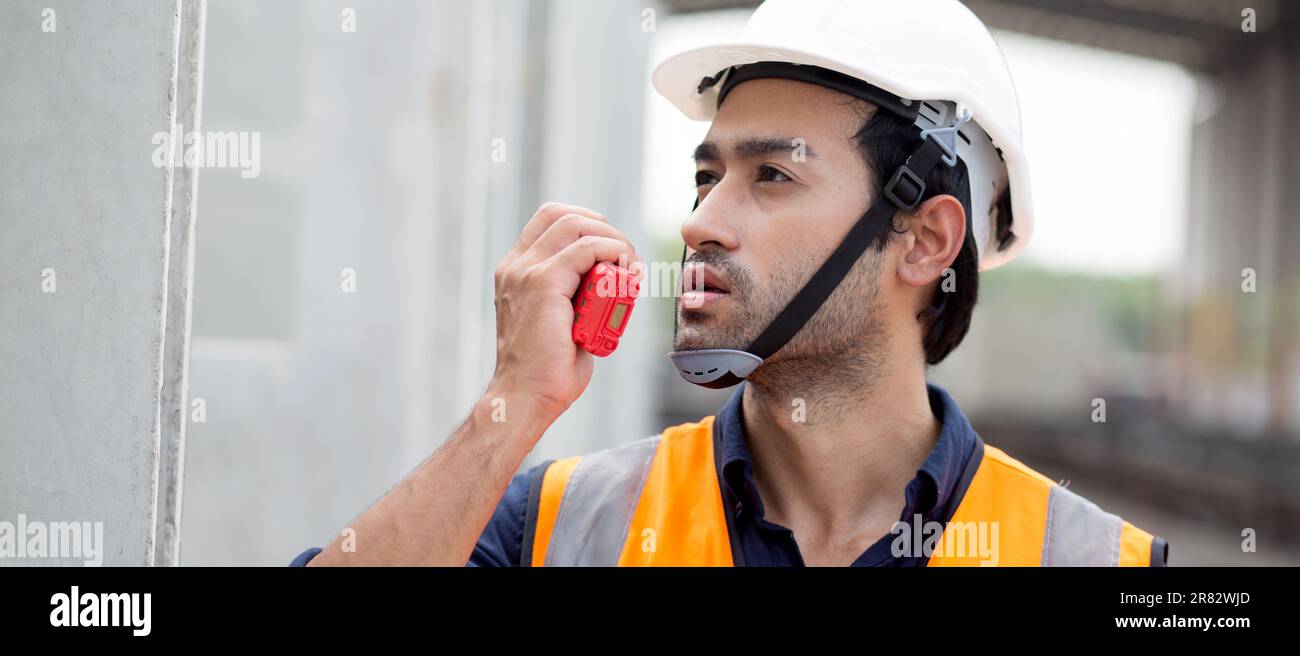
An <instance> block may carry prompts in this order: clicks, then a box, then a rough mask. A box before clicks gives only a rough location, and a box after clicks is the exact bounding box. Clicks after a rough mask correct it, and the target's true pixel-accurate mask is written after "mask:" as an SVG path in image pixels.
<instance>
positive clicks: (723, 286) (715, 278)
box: [682, 264, 731, 294]
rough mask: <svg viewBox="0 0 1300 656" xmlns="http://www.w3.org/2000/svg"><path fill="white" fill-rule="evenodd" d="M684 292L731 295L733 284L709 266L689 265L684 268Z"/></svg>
mask: <svg viewBox="0 0 1300 656" xmlns="http://www.w3.org/2000/svg"><path fill="white" fill-rule="evenodd" d="M682 292H683V293H687V292H708V293H711V294H730V293H731V283H730V282H728V281H727V278H726V276H724V275H722V273H721V272H719V271H718V270H717V269H714V268H713V267H711V266H708V265H707V264H687V265H686V266H685V267H683V268H682Z"/></svg>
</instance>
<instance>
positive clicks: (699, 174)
mask: <svg viewBox="0 0 1300 656" xmlns="http://www.w3.org/2000/svg"><path fill="white" fill-rule="evenodd" d="M717 181H718V178H717V176H715V175H713V174H712V173H709V172H708V171H696V172H695V186H697V187H703V186H704V185H711V184H714V183H716V182H717Z"/></svg>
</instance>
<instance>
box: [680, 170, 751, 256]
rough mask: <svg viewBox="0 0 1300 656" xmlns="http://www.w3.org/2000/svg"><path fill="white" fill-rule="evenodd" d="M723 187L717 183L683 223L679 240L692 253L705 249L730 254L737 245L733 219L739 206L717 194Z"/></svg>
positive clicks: (737, 236)
mask: <svg viewBox="0 0 1300 656" xmlns="http://www.w3.org/2000/svg"><path fill="white" fill-rule="evenodd" d="M722 187H723V185H722V184H721V183H719V184H717V185H715V186H714V187H713V189H712V190H711V191H710V192H709V194H708V195H707V196H705V197H704V200H699V199H697V200H696V201H695V208H694V209H693V210H692V211H691V216H690V217H689V218H687V219H686V222H685V223H683V224H682V241H684V242H686V246H687V247H688V248H690V249H691V250H693V251H701V250H705V249H707V248H721V249H723V250H728V251H731V250H735V249H736V248H737V247H739V246H740V239H739V233H738V232H737V230H736V222H735V218H734V217H735V215H736V214H737V213H738V210H739V206H740V204H739V203H736V202H734V201H733V200H729V199H728V198H727V196H726V194H725V193H720V192H722Z"/></svg>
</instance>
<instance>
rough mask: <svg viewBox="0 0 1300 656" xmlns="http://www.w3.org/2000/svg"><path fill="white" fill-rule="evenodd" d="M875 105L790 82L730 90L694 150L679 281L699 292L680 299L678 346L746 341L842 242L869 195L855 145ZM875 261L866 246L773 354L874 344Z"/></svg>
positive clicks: (821, 352)
mask: <svg viewBox="0 0 1300 656" xmlns="http://www.w3.org/2000/svg"><path fill="white" fill-rule="evenodd" d="M871 109H873V108H871V107H870V106H869V105H866V104H865V103H861V102H858V101H855V100H854V99H852V98H851V97H850V96H847V95H845V94H841V93H839V92H836V91H833V90H830V89H826V88H823V87H819V86H816V85H813V84H808V83H804V82H796V81H793V80H781V79H759V80H751V81H748V82H744V83H742V84H739V85H737V86H736V87H735V88H734V89H732V90H731V92H730V93H729V94H728V95H727V98H726V101H725V102H724V103H723V104H722V107H721V108H720V109H719V111H718V114H717V116H716V118H715V119H714V120H713V125H712V126H711V127H710V129H709V132H708V134H707V135H706V136H705V139H704V141H703V143H702V144H701V145H700V147H699V148H698V149H697V151H696V184H697V189H698V193H699V197H700V199H701V200H700V205H699V207H698V208H697V209H696V210H695V212H694V213H693V214H692V215H691V217H690V219H689V220H687V222H686V223H685V225H683V227H682V237H683V239H684V240H685V242H686V245H687V247H688V250H687V257H686V268H685V271H684V275H683V281H684V285H683V287H684V289H688V290H689V289H700V288H701V282H702V283H703V288H704V289H705V291H702V292H697V291H686V292H684V293H683V295H682V297H681V298H680V299H679V301H678V305H677V308H678V331H677V339H676V343H675V344H674V348H675V349H676V350H694V349H703V348H731V349H738V350H743V349H745V347H746V346H748V345H749V343H750V342H751V341H753V339H754V338H755V337H757V336H758V334H759V332H761V331H762V330H763V328H765V327H767V325H768V323H769V322H770V321H771V320H772V319H773V317H775V316H776V315H777V313H778V312H780V311H781V309H782V308H784V307H785V305H786V303H788V302H789V301H790V299H791V298H792V297H793V296H794V294H795V293H796V292H797V291H798V290H799V288H800V287H802V286H803V284H804V283H805V282H807V280H808V279H809V278H810V277H811V276H812V274H813V272H814V271H815V270H816V269H817V267H819V266H821V264H822V263H823V262H824V261H825V260H826V258H827V257H828V256H829V255H830V253H831V251H832V250H834V248H835V247H836V246H838V245H839V243H840V241H841V240H842V239H843V237H844V235H845V234H846V233H847V232H848V230H849V228H850V227H851V226H852V225H853V224H854V223H855V222H856V221H857V220H858V218H859V217H861V216H862V214H863V213H864V212H865V211H866V210H867V207H868V206H869V203H868V201H869V199H870V198H871V197H872V194H873V190H872V189H871V186H872V185H871V179H870V175H869V171H868V169H867V166H866V163H865V162H864V161H863V159H862V156H861V155H860V154H859V151H858V149H857V146H856V144H855V143H854V142H853V141H852V136H853V135H854V133H855V132H857V130H858V129H859V128H860V127H861V126H862V123H863V121H864V119H865V118H866V116H867V114H866V112H869V111H870V110H871ZM796 140H798V141H796ZM800 146H802V148H800ZM879 258H880V256H879V255H878V254H877V253H876V251H875V249H874V248H873V249H869V250H868V252H867V253H866V254H865V255H863V257H862V258H860V259H859V261H858V263H857V265H856V266H855V267H854V269H853V271H852V272H851V273H850V274H849V276H848V277H847V278H846V279H845V280H844V281H843V282H842V283H841V284H840V286H839V288H838V289H837V290H836V292H835V293H834V294H832V295H831V297H830V298H829V299H828V300H827V302H826V303H825V304H823V306H822V308H821V310H819V311H818V313H817V314H816V315H815V316H814V317H813V319H812V320H811V321H809V323H808V324H807V325H806V326H805V327H804V329H803V330H802V331H801V332H800V333H799V335H798V336H796V337H795V339H794V340H792V341H791V342H790V344H789V345H787V346H786V347H785V348H784V349H782V350H781V352H780V354H779V355H778V356H774V357H773V358H771V359H769V362H771V361H773V360H776V359H778V358H780V359H790V358H796V359H797V358H799V357H801V356H802V357H823V356H825V355H827V354H829V353H833V352H835V351H837V350H838V351H840V352H841V353H842V352H843V351H844V350H845V349H849V350H852V351H861V350H862V349H863V347H864V346H870V345H871V344H870V342H872V341H875V342H877V343H876V344H875V345H876V346H880V344H879V342H880V341H881V338H882V336H883V335H884V333H883V331H880V330H879V325H878V324H879V323H880V321H879V320H878V318H877V315H878V313H877V312H876V310H877V304H878V303H877V296H878V294H877V287H878V284H877V280H876V277H877V276H876V273H877V270H878V268H879ZM701 273H702V274H703V276H702V280H701V276H700V274H701ZM864 340H866V341H864Z"/></svg>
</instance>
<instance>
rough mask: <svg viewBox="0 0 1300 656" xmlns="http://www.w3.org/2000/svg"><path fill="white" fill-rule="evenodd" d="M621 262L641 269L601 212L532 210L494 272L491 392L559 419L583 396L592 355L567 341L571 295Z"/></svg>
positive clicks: (563, 207)
mask: <svg viewBox="0 0 1300 656" xmlns="http://www.w3.org/2000/svg"><path fill="white" fill-rule="evenodd" d="M620 256H623V257H626V258H627V259H626V261H627V262H629V263H637V264H631V265H630V266H631V267H632V270H633V271H634V272H639V271H641V270H643V266H642V265H641V264H639V263H640V261H641V260H640V258H639V257H638V256H637V254H636V249H635V248H633V246H632V244H631V243H630V242H628V240H627V237H625V236H624V235H623V233H621V232H619V231H618V230H617V229H615V228H614V227H613V226H611V225H609V222H608V221H607V220H606V219H605V217H603V216H601V215H600V214H599V213H597V212H594V211H592V210H589V209H587V208H585V207H578V206H575V205H562V204H559V203H546V204H545V205H542V206H541V207H540V208H539V209H538V210H537V213H536V214H534V215H533V218H532V219H530V220H529V221H528V224H527V225H526V226H524V229H523V232H522V233H520V235H519V241H517V242H515V245H514V247H513V248H511V249H510V252H509V253H508V254H506V256H505V258H504V259H502V260H501V264H499V265H498V266H497V269H496V275H495V279H496V310H497V366H496V372H495V373H494V374H493V382H492V386H493V387H495V388H498V389H506V390H509V391H510V393H512V394H523V395H528V396H530V397H532V398H533V399H534V400H536V401H537V402H539V403H542V404H544V405H545V406H548V407H550V408H551V409H552V410H553V412H554V413H555V416H557V417H558V416H559V413H562V412H564V410H565V409H567V408H568V407H569V405H570V404H572V403H573V402H574V401H576V400H577V399H578V397H579V396H581V395H582V392H583V390H585V389H586V388H587V384H588V383H589V382H590V381H591V372H592V356H591V354H590V353H588V352H586V351H585V350H583V349H581V348H579V347H578V346H577V345H576V344H574V343H573V335H572V329H573V296H574V294H575V293H576V292H577V289H578V285H579V283H581V281H582V276H583V275H584V274H586V273H587V271H588V270H590V269H591V268H592V267H594V266H595V265H596V263H597V262H602V261H604V262H615V263H617V262H618V261H619V258H620ZM638 275H639V274H638Z"/></svg>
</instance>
